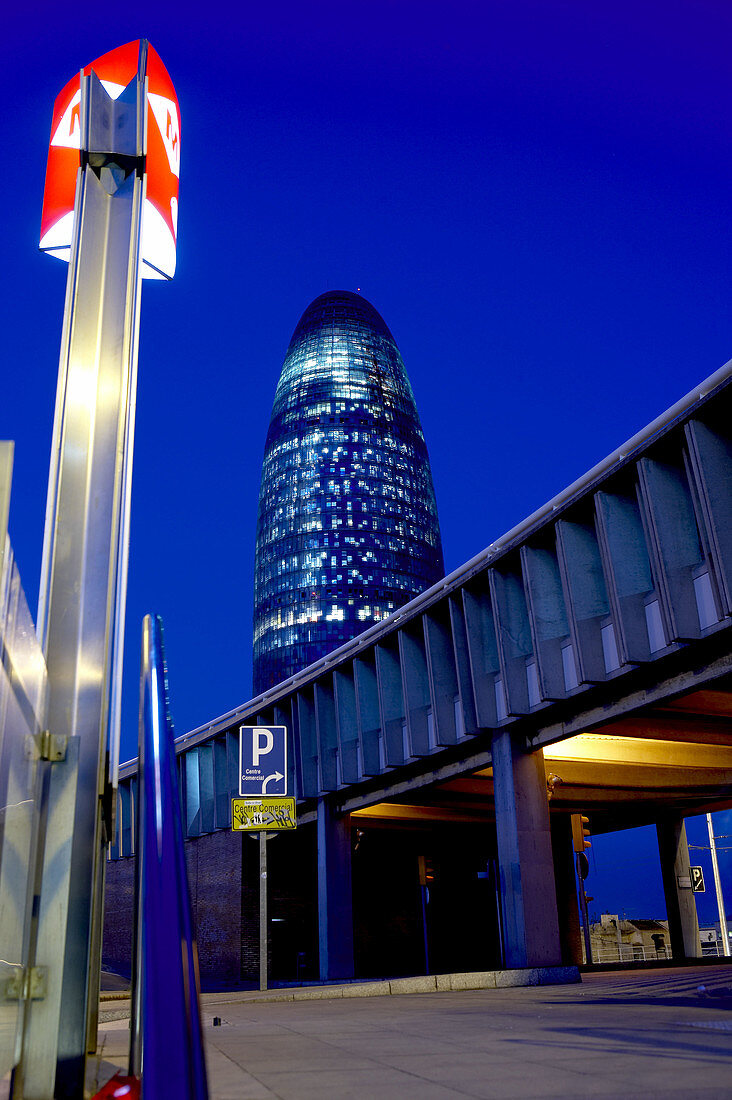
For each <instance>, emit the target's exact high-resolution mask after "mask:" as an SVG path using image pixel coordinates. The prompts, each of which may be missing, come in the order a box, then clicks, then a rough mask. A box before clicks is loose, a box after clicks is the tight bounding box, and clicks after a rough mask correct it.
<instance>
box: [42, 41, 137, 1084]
mask: <svg viewBox="0 0 732 1100" xmlns="http://www.w3.org/2000/svg"><path fill="white" fill-rule="evenodd" d="M141 55H142V56H141V63H140V69H139V71H138V76H137V78H136V79H135V80H133V81H132V83H131V84H130V85H129V86H128V88H126V89H125V90H124V91H123V92H122V93H121V95H120V96H119V97H118V98H117V100H115V101H112V100H111V99H110V98H109V96H108V95H107V92H106V91H105V89H104V87H103V85H102V84H101V82H100V81H99V80H98V78H97V77H96V75H95V74H94V73H93V72H92V73H91V74H90V75H89V76H82V80H81V120H82V139H81V148H82V166H81V167H80V169H79V177H78V183H77V198H76V206H75V214H74V217H75V222H74V234H73V241H72V250H71V261H70V264H69V275H68V285H67V299H66V314H65V320H64V336H63V342H62V349H61V361H60V366H59V396H58V402H57V410H56V422H55V427H54V442H53V452H52V461H51V476H50V479H49V493H48V508H47V514H46V531H45V537H44V560H43V569H42V582H41V595H40V600H39V623H38V627H39V634H40V636H41V638H42V640H43V647H44V652H45V656H46V661H47V666H48V677H49V681H48V682H49V693H48V713H47V724H48V728H49V729H50V730H51V731H52V733H53V734H54V735H55V736H58V737H60V738H66V739H68V740H67V743H68V748H67V751H66V757H65V759H64V760H60V761H58V762H54V763H51V764H45V765H44V768H43V770H45V771H47V772H48V773H49V774H48V778H47V788H46V792H47V793H46V794H45V795H44V799H45V804H44V807H43V812H45V813H46V814H47V835H46V843H45V851H44V853H43V871H42V880H41V888H40V900H39V903H38V933H37V943H36V945H35V951H34V954H33V957H32V958H29V966H47V967H48V990H47V995H46V998H45V1000H38V1001H36V1000H33V1001H31V1002H30V1003H29V1006H28V1021H27V1027H26V1032H25V1037H24V1048H23V1051H22V1055H21V1059H22V1074H23V1076H24V1081H23V1088H24V1091H23V1095H24V1096H25V1097H27V1098H29V1100H31V1098H32V1100H46V1098H50V1097H51V1096H54V1095H57V1096H76V1095H79V1096H80V1095H81V1094H82V1091H83V1087H84V1075H85V1062H86V1052H87V1049H88V1047H87V1034H88V1028H89V1022H90V1018H91V1017H92V1016H93V1015H94V1013H95V1010H96V1002H97V1000H98V991H99V959H98V958H95V956H94V946H95V941H98V940H99V937H100V934H101V914H102V908H101V897H97V896H96V892H98V891H99V890H100V888H101V884H102V883H103V881H104V880H103V874H102V868H101V867H100V862H101V861H103V860H104V858H105V852H104V845H103V835H102V814H101V801H100V797H101V795H102V793H103V791H104V787H105V781H106V774H105V772H106V768H105V750H106V738H107V732H108V716H109V704H110V696H109V684H110V666H111V663H112V652H111V650H112V646H111V640H112V636H113V634H114V620H115V611H117V613H118V611H119V603H120V599H121V597H122V592H121V588H122V587H123V583H124V577H123V575H122V574H123V573H124V568H123V565H124V563H123V562H121V561H120V537H121V533H122V534H123V533H124V532H125V531H126V524H127V519H126V515H125V512H126V507H127V504H128V501H127V494H126V484H125V483H126V479H127V477H128V473H127V472H126V471H127V470H128V468H129V461H130V454H131V447H132V439H131V435H130V433H131V431H132V420H131V415H130V409H129V401H130V396H131V390H132V389H133V387H134V381H135V365H136V354H137V333H138V324H139V302H140V276H141V270H140V247H139V245H140V234H141V220H142V208H143V201H144V197H145V186H146V184H145V175H144V170H143V166H144V160H143V154H144V141H145V134H144V124H145V84H144V71H145V68H144V49H141ZM110 120H111V121H110ZM110 135H111V136H112V140H113V143H114V148H110V144H109V143H110ZM96 150H100V152H96ZM119 157H122V160H123V161H124V160H125V158H127V160H128V161H129V162H130V163H131V164H134V165H136V166H139V168H140V170H139V171H137V170H133V171H130V172H127V171H126V170H125V168H124V167H123V166H120V161H119ZM85 158H86V159H85ZM92 158H93V159H92ZM115 158H117V159H115ZM121 567H122V571H120V568H121Z"/></svg>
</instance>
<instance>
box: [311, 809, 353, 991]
mask: <svg viewBox="0 0 732 1100" xmlns="http://www.w3.org/2000/svg"><path fill="white" fill-rule="evenodd" d="M318 947H319V952H320V978H321V980H322V981H327V980H329V979H332V978H352V977H353V901H352V897H351V823H350V818H349V816H348V815H346V816H345V817H336V815H335V814H334V813H333V811H332V808H331V806H330V804H329V803H328V801H327V800H326V799H324V798H322V799H320V801H319V802H318Z"/></svg>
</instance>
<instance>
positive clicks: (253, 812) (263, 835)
mask: <svg viewBox="0 0 732 1100" xmlns="http://www.w3.org/2000/svg"><path fill="white" fill-rule="evenodd" d="M239 795H240V797H239V798H233V799H232V801H231V827H232V829H233V830H234V831H235V832H240V831H241V832H251V833H255V832H258V833H259V988H260V989H266V988H267V976H268V975H267V971H268V959H267V954H268V946H269V922H268V918H267V841H268V839H269V837H270V834H269V833H268V831H267V830H268V829H271V830H273V831H272V834H271V835H272V836H276V834H277V833H278V832H281V831H286V830H288V829H295V828H296V827H297V822H296V819H295V799H294V798H288V797H287V728H286V727H285V726H240V727H239Z"/></svg>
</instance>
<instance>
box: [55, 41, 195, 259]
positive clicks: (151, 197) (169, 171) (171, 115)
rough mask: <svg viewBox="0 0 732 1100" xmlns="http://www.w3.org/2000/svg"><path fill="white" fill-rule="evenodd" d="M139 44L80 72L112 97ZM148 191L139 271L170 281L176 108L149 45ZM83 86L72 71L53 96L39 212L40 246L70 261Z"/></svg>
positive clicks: (129, 72)
mask: <svg viewBox="0 0 732 1100" xmlns="http://www.w3.org/2000/svg"><path fill="white" fill-rule="evenodd" d="M139 52H140V43H139V41H136V42H128V43H127V44H126V45H125V46H119V47H118V48H117V49H116V50H112V51H111V52H110V53H105V54H104V55H103V56H102V57H99V58H97V60H96V61H92V63H91V65H87V66H86V68H85V69H84V72H85V73H89V72H90V71H91V70H92V69H93V70H94V72H95V73H96V74H97V76H98V77H99V79H100V80H101V82H102V84H103V85H104V87H105V88H106V90H107V92H108V93H109V95H110V96H111V97H112V98H113V99H116V98H117V96H118V95H119V94H120V93H121V92H122V91H124V89H125V88H126V87H127V85H128V84H129V83H130V81H131V80H133V79H134V77H135V75H136V73H137V66H138V58H139ZM146 71H147V78H148V94H147V162H146V166H147V173H146V174H147V195H146V198H145V206H144V209H143V214H142V275H143V278H147V279H172V277H173V274H174V272H175V247H176V241H177V236H178V228H177V227H178V178H179V176H180V111H179V109H178V99H177V97H176V94H175V89H174V87H173V83H172V81H171V79H170V77H169V76H168V72H167V70H166V68H165V66H164V65H163V63H162V61H161V60H160V57H159V56H158V54H157V53H156V52H155V50H154V49H153V48H152V46H150V45H148V47H147V70H146ZM80 106H81V84H80V77H79V76H78V75H77V76H75V77H74V78H73V79H72V80H70V81H69V82H68V84H67V85H66V87H65V88H64V89H63V91H62V92H60V93H59V95H58V96H57V97H56V102H55V104H54V107H53V122H52V125H51V143H50V145H49V149H48V165H47V167H46V188H45V191H44V193H43V214H42V216H41V248H42V249H43V251H44V252H49V253H50V254H51V255H52V256H59V257H60V258H61V259H63V260H68V259H69V256H70V253H71V230H72V227H73V223H74V197H75V194H76V175H77V171H78V168H79V148H80V142H81V139H80V134H81V126H80V123H81V119H80Z"/></svg>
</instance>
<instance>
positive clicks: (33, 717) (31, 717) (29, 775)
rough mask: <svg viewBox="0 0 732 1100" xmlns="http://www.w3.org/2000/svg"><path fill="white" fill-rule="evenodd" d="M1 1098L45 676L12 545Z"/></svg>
mask: <svg viewBox="0 0 732 1100" xmlns="http://www.w3.org/2000/svg"><path fill="white" fill-rule="evenodd" d="M0 645H1V647H2V661H1V662H0V1082H2V1084H1V1085H0V1095H3V1092H2V1089H3V1088H4V1089H5V1094H7V1089H8V1087H9V1080H10V1075H11V1073H12V1070H13V1067H14V1066H15V1065H16V1064H17V1062H18V1059H19V1057H20V1042H21V1031H22V1025H23V1008H24V1005H25V995H26V991H27V989H28V984H27V983H26V981H25V971H26V964H27V958H28V944H29V935H30V931H31V930H30V926H29V922H28V921H27V914H29V913H30V904H29V899H30V900H32V894H33V889H32V887H33V883H32V881H31V874H32V870H31V869H32V867H33V866H34V865H35V860H34V853H35V850H36V843H37V840H36V837H37V828H38V821H37V810H36V801H35V788H36V773H37V770H38V741H39V739H38V735H39V734H40V732H41V721H40V718H41V717H42V714H43V707H44V703H45V690H46V670H45V663H44V660H43V655H42V653H41V649H40V646H39V644H38V640H37V638H36V632H35V629H34V626H33V621H32V619H31V615H30V611H29V610H28V604H27V602H26V598H25V593H24V592H23V586H22V584H21V581H20V574H19V572H18V568H17V565H16V563H15V559H14V556H13V552H12V549H11V546H10V541H9V539H8V538H7V536H5V546H4V553H3V556H2V570H1V572H0Z"/></svg>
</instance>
